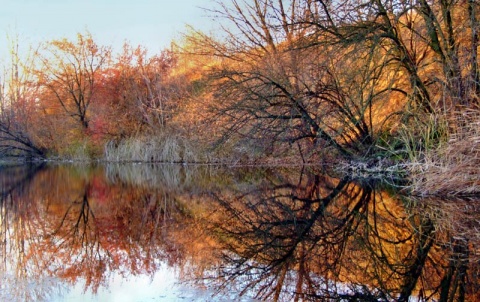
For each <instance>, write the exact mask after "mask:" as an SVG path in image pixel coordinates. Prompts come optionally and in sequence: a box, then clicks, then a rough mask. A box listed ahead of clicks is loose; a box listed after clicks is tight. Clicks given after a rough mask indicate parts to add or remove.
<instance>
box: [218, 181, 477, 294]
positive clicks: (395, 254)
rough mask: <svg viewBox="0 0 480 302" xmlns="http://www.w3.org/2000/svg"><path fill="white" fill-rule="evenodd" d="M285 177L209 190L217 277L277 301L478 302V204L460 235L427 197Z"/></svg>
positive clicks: (370, 186)
mask: <svg viewBox="0 0 480 302" xmlns="http://www.w3.org/2000/svg"><path fill="white" fill-rule="evenodd" d="M289 173H291V172H289ZM283 175H285V176H284V177H283V178H281V177H278V174H277V178H265V179H264V180H263V181H261V182H259V183H258V185H257V186H252V187H251V188H249V190H231V191H228V192H227V191H225V190H222V191H218V192H216V193H215V194H212V198H213V200H214V201H215V202H216V204H218V206H219V207H218V211H217V212H216V215H214V216H211V217H214V218H213V227H212V228H211V230H212V233H213V234H215V237H216V238H217V239H218V240H219V241H220V242H221V243H222V247H223V248H224V250H225V253H224V255H223V256H224V262H223V263H222V264H221V265H218V266H217V267H216V270H215V271H214V273H212V274H211V275H210V276H209V277H210V278H211V280H214V281H215V282H218V281H219V279H220V280H221V282H220V285H221V286H223V287H226V288H230V289H232V284H237V286H239V288H236V290H242V291H244V292H254V293H256V295H257V297H258V298H260V299H265V300H274V301H277V300H285V301H291V300H292V301H297V300H322V301H408V300H409V299H411V297H416V298H417V299H418V300H422V301H423V300H432V299H435V300H437V299H438V300H441V301H457V300H458V301H475V300H478V299H480V296H479V294H478V289H479V288H478V285H477V283H478V268H479V266H478V264H479V263H478V238H476V240H475V241H474V242H473V241H472V240H467V238H469V236H467V234H468V232H471V233H472V232H474V231H473V230H474V229H475V228H476V227H478V226H479V221H478V215H479V214H478V213H479V212H478V207H477V209H476V210H477V211H474V212H473V213H476V214H474V215H472V216H471V217H470V218H471V219H469V220H468V222H466V223H467V224H469V226H468V227H467V228H466V229H465V228H464V229H465V232H464V234H463V235H460V237H459V235H458V234H457V235H456V234H455V233H454V230H452V229H451V228H449V226H450V225H449V223H448V221H445V217H442V218H441V219H442V220H441V221H440V220H439V219H438V218H440V217H438V213H439V211H442V209H440V208H438V207H436V206H433V205H432V203H431V202H430V201H428V200H421V201H418V202H416V201H413V200H411V199H407V198H400V197H399V196H395V195H393V194H389V193H388V192H387V191H386V190H381V188H379V186H376V185H375V184H371V183H370V184H369V183H366V184H365V183H364V184H360V183H358V182H354V181H351V180H350V179H349V178H348V177H347V178H343V179H334V178H329V177H326V176H322V175H321V174H316V173H309V172H305V173H304V172H302V173H300V174H297V175H293V176H292V174H287V173H284V174H283ZM287 175H288V176H287ZM464 204H465V203H464ZM470 204H475V202H474V201H470ZM456 214H457V215H461V214H462V213H461V212H459V211H457V212H456ZM463 214H465V213H463ZM436 215H437V216H436ZM462 218H466V217H465V216H463V217H455V219H462ZM475 219H476V220H475ZM440 222H442V223H443V228H439V227H438V223H440ZM472 224H473V225H472ZM477 237H478V236H477Z"/></svg>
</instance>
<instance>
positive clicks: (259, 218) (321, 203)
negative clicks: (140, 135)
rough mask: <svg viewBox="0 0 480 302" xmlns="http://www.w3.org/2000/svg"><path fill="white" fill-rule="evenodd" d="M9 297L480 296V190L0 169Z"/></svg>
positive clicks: (174, 168)
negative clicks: (410, 193)
mask: <svg viewBox="0 0 480 302" xmlns="http://www.w3.org/2000/svg"><path fill="white" fill-rule="evenodd" d="M0 186H1V200H0V256H1V261H2V262H1V266H0V300H1V301H232V300H235V301H255V299H257V300H269V301H275V300H279V301H295V300H298V301H309V300H312V301H480V293H479V289H480V287H479V280H478V277H479V275H480V257H479V255H480V248H479V242H480V234H479V231H478V230H480V201H478V200H475V199H470V200H461V199H457V200H440V199H438V198H429V199H426V198H424V199H421V200H419V199H415V198H411V197H406V196H403V195H401V194H399V193H398V190H397V189H395V188H391V187H389V186H388V185H385V184H382V183H378V182H371V181H365V180H358V179H357V180H356V179H352V178H351V177H338V176H337V177H334V176H329V175H328V174H326V173H325V172H324V171H321V170H320V169H316V168H311V167H310V168H303V169H302V168H298V169H292V168H256V169H254V168H242V169H241V168H230V169H226V168H219V167H204V166H182V165H147V164H137V165H135V164H129V165H96V166H80V165H70V166H68V165H56V166H41V167H26V166H20V167H8V168H1V169H0Z"/></svg>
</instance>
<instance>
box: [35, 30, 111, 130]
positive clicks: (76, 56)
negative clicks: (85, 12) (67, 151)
mask: <svg viewBox="0 0 480 302" xmlns="http://www.w3.org/2000/svg"><path fill="white" fill-rule="evenodd" d="M110 54H111V50H110V48H109V47H103V46H99V45H97V44H96V43H95V42H94V40H93V37H92V36H91V34H90V33H87V34H78V35H77V41H75V42H72V41H68V40H67V39H61V40H53V41H50V42H48V43H46V44H45V45H44V47H43V48H42V49H41V51H39V52H38V53H37V58H38V61H39V62H38V64H39V65H38V66H39V68H38V69H37V70H36V75H37V77H38V81H39V83H40V84H41V85H42V87H43V88H44V89H47V90H48V91H49V92H50V93H51V97H52V98H54V100H41V102H47V103H48V102H52V101H55V102H57V103H58V104H60V106H61V107H62V109H63V110H64V112H65V113H66V115H67V116H68V117H70V118H73V119H74V120H75V121H77V122H79V123H80V125H81V127H82V128H83V129H87V128H88V127H89V118H90V116H89V114H90V113H89V108H90V105H91V103H92V100H93V99H94V96H95V93H96V86H97V83H96V80H97V78H96V75H97V74H98V73H100V71H101V70H102V68H105V67H106V66H107V65H108V64H109V63H110V61H109V60H110Z"/></svg>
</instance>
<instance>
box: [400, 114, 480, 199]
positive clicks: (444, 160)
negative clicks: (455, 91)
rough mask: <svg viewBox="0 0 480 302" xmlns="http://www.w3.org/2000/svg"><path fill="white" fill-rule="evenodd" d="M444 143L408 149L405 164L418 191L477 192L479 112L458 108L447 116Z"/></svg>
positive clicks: (479, 188)
mask: <svg viewBox="0 0 480 302" xmlns="http://www.w3.org/2000/svg"><path fill="white" fill-rule="evenodd" d="M449 125H450V127H449V133H448V136H447V139H446V141H445V142H444V143H442V142H441V143H439V144H437V146H436V147H433V148H425V149H423V150H421V151H419V152H414V153H412V154H411V155H412V156H411V157H410V161H409V164H408V165H407V167H408V169H409V172H410V173H409V174H410V181H411V184H412V185H411V189H412V192H413V193H415V194H418V195H423V196H425V195H439V196H445V195H465V196H467V195H468V196H471V195H476V194H479V193H480V113H479V112H478V110H471V111H462V112H461V113H459V114H456V115H454V117H453V118H450V120H449Z"/></svg>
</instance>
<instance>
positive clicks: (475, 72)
mask: <svg viewBox="0 0 480 302" xmlns="http://www.w3.org/2000/svg"><path fill="white" fill-rule="evenodd" d="M479 11H480V10H479V8H478V4H477V3H476V2H475V1H466V2H465V1H439V2H437V1H416V2H412V1H376V0H371V1H362V2H357V1H342V2H331V1H307V0H304V1H282V0H279V1H263V0H251V1H246V0H245V1H238V0H233V1H230V2H229V3H228V4H227V3H225V2H223V1H218V3H216V6H214V7H212V8H211V10H210V12H211V13H212V14H213V15H215V16H216V18H217V20H218V21H219V24H221V25H222V27H221V28H222V30H221V34H219V35H217V36H214V35H207V34H205V33H202V32H198V31H196V30H195V29H193V28H191V29H189V30H188V31H187V32H186V33H185V35H184V36H183V37H182V38H181V39H179V40H178V41H175V42H173V43H172V46H171V47H170V49H166V50H164V51H162V52H160V53H157V54H150V53H148V50H147V49H145V48H143V47H141V46H138V47H135V46H132V45H128V44H126V45H125V46H124V48H123V51H121V52H120V53H113V52H112V49H111V48H110V47H108V46H101V45H98V44H97V43H96V42H95V41H94V38H93V36H92V35H91V34H90V33H85V34H78V36H77V39H76V40H75V41H69V40H67V39H59V40H53V41H48V42H45V43H44V44H42V45H40V46H39V47H38V48H36V49H37V50H36V51H35V52H32V53H31V55H30V56H29V57H28V58H27V59H24V60H22V58H20V57H19V56H18V54H17V53H16V52H15V51H14V50H15V47H13V51H12V58H11V64H10V66H9V68H7V69H6V70H7V72H6V74H5V76H4V77H3V78H2V79H3V81H4V85H3V86H2V87H3V88H2V91H1V94H2V95H1V101H2V103H1V105H2V107H1V116H0V133H1V136H0V139H1V142H2V144H1V145H0V149H1V153H2V155H4V156H7V157H11V156H20V157H29V158H38V157H40V158H42V157H50V158H70V159H84V160H85V159H92V158H93V159H102V158H103V159H105V157H106V154H110V155H111V154H115V158H116V160H118V161H129V160H133V158H136V157H135V156H134V154H130V153H129V152H130V151H128V150H137V149H139V150H149V151H148V152H151V153H148V154H143V155H142V158H141V160H142V161H144V160H147V161H165V158H164V157H162V156H158V154H159V153H162V152H163V153H165V154H166V153H168V152H167V151H165V150H167V149H168V150H170V149H172V148H173V149H174V150H175V152H171V154H174V156H175V160H171V161H175V162H185V161H196V162H198V161H199V162H229V163H259V162H261V163H318V162H322V161H325V160H332V159H338V158H343V159H349V160H351V159H354V160H367V161H369V160H370V159H378V158H379V157H380V158H389V159H392V160H394V161H395V160H398V159H412V158H415V159H416V160H420V161H421V160H422V158H423V156H424V155H423V152H425V151H426V150H428V149H430V148H431V147H432V146H439V145H440V144H441V142H444V141H448V139H449V135H450V134H452V133H458V132H461V128H462V127H464V126H465V122H467V121H466V120H463V121H462V118H461V117H462V114H463V112H466V111H468V112H472V111H473V112H478V105H479V103H478V95H479V93H480V72H479V67H478V43H479V42H478V40H479V37H478V36H479V34H478V31H479V27H480V26H479V22H478V18H479V14H480V13H479ZM469 116H472V115H471V114H469ZM473 116H478V114H477V115H475V114H474V115H473ZM432 120H437V121H441V122H440V123H436V124H434V125H432V124H430V122H429V121H432ZM468 122H471V121H470V120H469V121H468ZM440 125H441V127H439V126H440ZM432 127H433V128H432ZM427 130H428V131H427ZM426 133H428V135H427V134H426ZM167 138H171V139H170V141H169V142H170V143H168V144H167V143H163V142H166V141H167V140H168V139H167ZM149 141H151V142H152V143H149ZM467 141H475V140H467ZM172 142H173V143H174V144H175V145H174V146H173V147H172ZM126 145H129V146H130V145H131V146H133V147H132V148H126V147H125V146H126ZM151 146H154V147H153V148H151ZM472 148H473V149H474V150H476V148H477V147H476V146H472ZM173 149H172V150H173ZM466 149H468V148H466ZM122 150H123V151H122ZM124 151H125V152H126V153H124V154H120V153H121V152H124ZM193 153H195V154H196V155H197V156H187V154H190V155H191V154H193ZM107 157H108V156H107ZM109 159H110V160H111V159H112V157H109ZM135 160H137V159H135ZM166 161H169V160H166Z"/></svg>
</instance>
